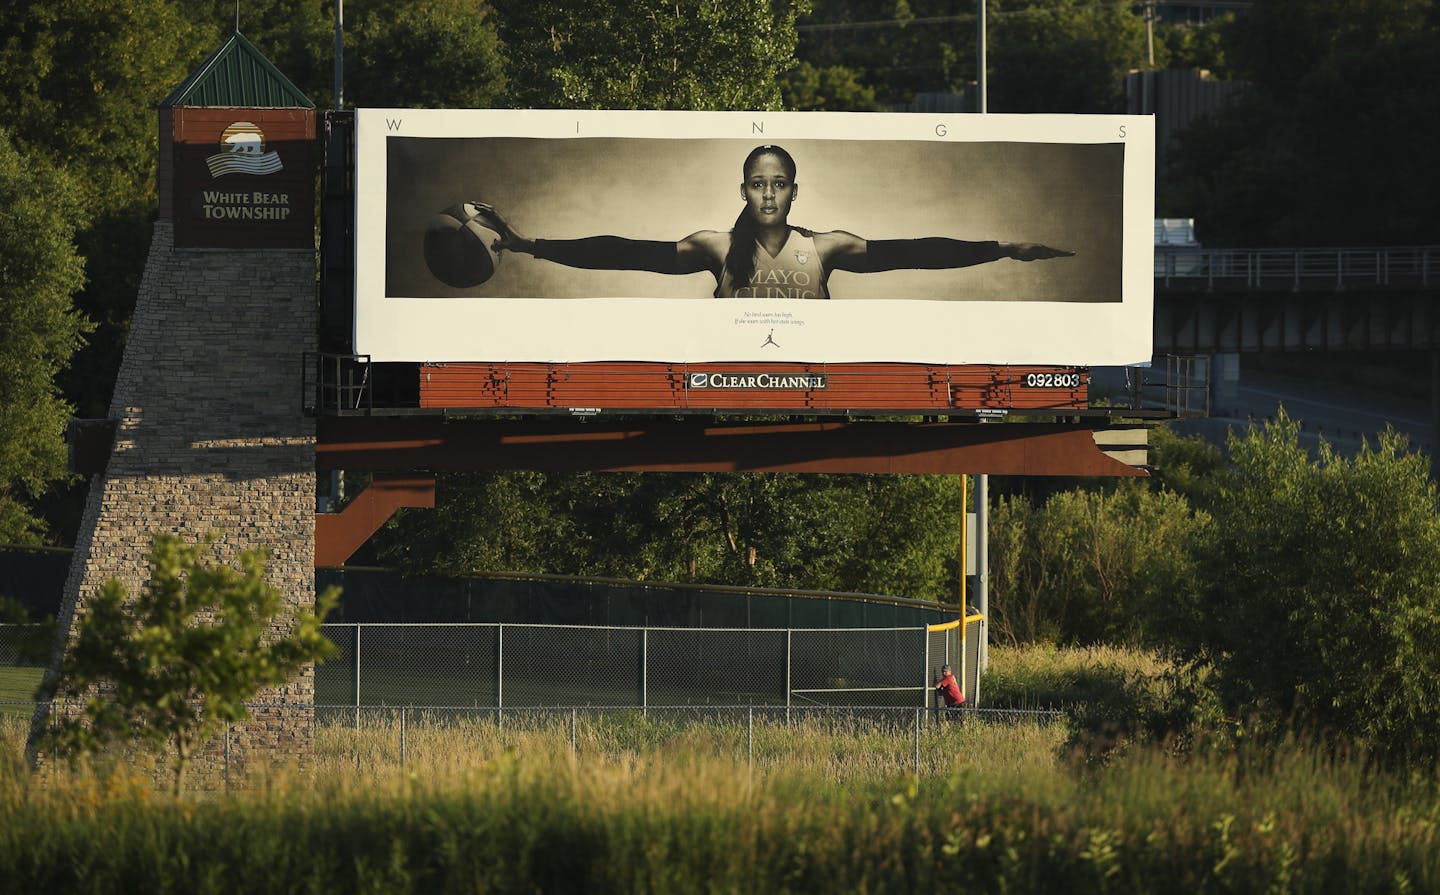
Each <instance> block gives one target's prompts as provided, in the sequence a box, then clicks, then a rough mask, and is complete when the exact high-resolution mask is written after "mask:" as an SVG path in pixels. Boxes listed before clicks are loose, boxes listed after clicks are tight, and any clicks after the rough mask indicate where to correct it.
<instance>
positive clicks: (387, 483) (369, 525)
mask: <svg viewBox="0 0 1440 895" xmlns="http://www.w3.org/2000/svg"><path fill="white" fill-rule="evenodd" d="M434 506H435V477H434V476H433V475H420V474H411V475H386V474H377V475H376V476H375V478H374V479H372V480H371V482H370V484H369V485H368V486H366V488H365V490H363V491H361V492H360V493H359V494H357V495H355V497H354V499H353V500H351V501H350V502H349V503H348V504H346V505H345V509H343V510H341V511H340V512H338V513H316V514H315V565H317V566H338V565H340V564H342V563H344V562H345V561H346V560H347V559H349V558H350V557H351V556H354V555H355V551H356V550H359V549H360V545H362V544H364V543H365V542H366V541H367V540H369V538H370V536H371V535H373V534H374V533H375V532H376V531H378V530H379V529H380V526H382V525H384V524H385V520H387V519H389V518H390V517H391V516H393V515H394V514H395V511H396V510H398V509H400V508H401V507H434Z"/></svg>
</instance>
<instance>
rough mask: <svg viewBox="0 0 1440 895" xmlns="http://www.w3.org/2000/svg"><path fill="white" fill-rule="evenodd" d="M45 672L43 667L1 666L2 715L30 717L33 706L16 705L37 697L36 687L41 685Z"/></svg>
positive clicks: (0, 709)
mask: <svg viewBox="0 0 1440 895" xmlns="http://www.w3.org/2000/svg"><path fill="white" fill-rule="evenodd" d="M43 674H44V669H41V668H5V667H0V715H4V714H15V715H24V716H25V717H27V718H28V717H30V712H31V711H32V706H30V705H15V704H14V703H28V702H30V701H31V700H33V699H34V698H35V688H36V687H39V686H40V678H41V676H42V675H43Z"/></svg>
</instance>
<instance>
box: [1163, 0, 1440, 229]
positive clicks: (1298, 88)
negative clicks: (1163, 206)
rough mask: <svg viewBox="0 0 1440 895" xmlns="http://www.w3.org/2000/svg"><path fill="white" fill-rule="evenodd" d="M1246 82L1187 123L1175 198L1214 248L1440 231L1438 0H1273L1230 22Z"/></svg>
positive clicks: (1231, 46) (1238, 68) (1233, 50)
mask: <svg viewBox="0 0 1440 895" xmlns="http://www.w3.org/2000/svg"><path fill="white" fill-rule="evenodd" d="M1226 48H1227V53H1226V58H1227V60H1228V61H1229V62H1230V63H1232V65H1233V68H1234V70H1235V73H1236V74H1237V75H1238V76H1239V77H1241V78H1244V79H1246V80H1248V81H1249V82H1250V83H1251V85H1252V90H1251V91H1250V92H1249V94H1248V95H1247V96H1246V97H1245V98H1244V99H1243V100H1241V101H1239V102H1237V103H1236V104H1235V106H1234V107H1233V108H1231V109H1228V110H1225V111H1223V112H1222V113H1221V114H1219V115H1217V116H1215V118H1214V119H1213V120H1211V121H1208V122H1203V123H1201V124H1198V125H1196V126H1195V127H1193V128H1191V129H1190V131H1189V132H1187V133H1186V134H1185V135H1184V136H1183V139H1182V141H1181V144H1180V146H1179V147H1178V150H1179V151H1178V152H1177V154H1176V156H1175V162H1176V172H1177V181H1178V182H1177V184H1176V185H1175V187H1174V192H1173V195H1172V197H1171V198H1170V199H1167V204H1169V205H1171V206H1172V207H1173V208H1174V209H1178V210H1183V211H1184V213H1185V214H1186V215H1187V216H1193V217H1195V218H1196V225H1197V229H1198V231H1199V235H1200V237H1201V239H1202V240H1205V241H1207V242H1210V243H1212V244H1220V245H1307V244H1309V245H1314V244H1321V245H1326V244H1328V245H1337V244H1339V245H1345V244H1362V245H1424V244H1430V243H1434V242H1437V241H1440V171H1437V168H1436V166H1435V165H1434V164H1433V163H1432V161H1431V155H1432V153H1431V152H1430V148H1429V147H1430V146H1431V144H1432V143H1433V138H1432V135H1431V132H1432V130H1433V122H1434V121H1435V120H1436V119H1437V118H1440V94H1437V92H1436V91H1435V90H1434V89H1432V87H1431V85H1433V84H1434V83H1435V82H1436V80H1437V78H1440V4H1437V3H1436V2H1435V0H1421V2H1411V0H1376V2H1365V3H1359V2H1354V0H1318V2H1312V0H1304V2H1302V0H1277V2H1269V3H1258V4H1255V6H1254V7H1253V8H1251V10H1250V11H1249V12H1248V13H1247V14H1245V15H1244V16H1240V17H1238V18H1237V19H1236V20H1235V21H1234V23H1233V25H1232V26H1231V28H1230V30H1229V31H1228V32H1227V40H1226Z"/></svg>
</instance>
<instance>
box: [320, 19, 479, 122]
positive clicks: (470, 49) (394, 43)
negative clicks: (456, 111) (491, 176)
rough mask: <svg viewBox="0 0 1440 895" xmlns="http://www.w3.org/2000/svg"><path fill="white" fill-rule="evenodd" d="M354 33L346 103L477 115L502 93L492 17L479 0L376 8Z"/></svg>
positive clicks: (356, 25)
mask: <svg viewBox="0 0 1440 895" xmlns="http://www.w3.org/2000/svg"><path fill="white" fill-rule="evenodd" d="M362 9H364V8H363V7H362ZM352 34H353V36H352V38H351V42H352V43H353V45H354V52H353V53H350V54H347V55H349V56H350V58H348V59H347V60H346V71H347V72H348V74H347V75H346V84H345V96H346V101H347V103H349V104H351V105H355V106H360V105H365V106H372V107H384V106H399V107H408V106H419V107H422V108H432V109H447V108H460V109H481V108H488V107H489V106H490V105H491V104H492V103H493V102H494V101H495V98H496V97H497V96H498V95H500V93H501V92H502V91H503V90H504V88H505V73H504V67H505V58H504V54H503V51H502V48H501V44H500V36H499V33H498V29H497V26H496V22H495V16H494V13H493V12H492V11H491V10H490V7H489V6H488V4H485V3H482V2H479V0H428V2H423V3H416V2H411V3H389V2H387V3H378V4H373V5H372V6H371V7H370V8H369V9H367V10H365V11H364V12H363V13H362V14H361V15H360V16H358V17H357V19H356V21H355V25H354V31H353V32H352ZM437 48H443V49H441V50H438V51H437Z"/></svg>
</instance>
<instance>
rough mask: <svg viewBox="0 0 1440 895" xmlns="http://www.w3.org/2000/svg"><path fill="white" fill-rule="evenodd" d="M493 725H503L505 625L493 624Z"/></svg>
mask: <svg viewBox="0 0 1440 895" xmlns="http://www.w3.org/2000/svg"><path fill="white" fill-rule="evenodd" d="M495 726H496V727H504V726H505V626H504V625H496V626H495Z"/></svg>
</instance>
